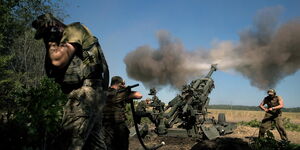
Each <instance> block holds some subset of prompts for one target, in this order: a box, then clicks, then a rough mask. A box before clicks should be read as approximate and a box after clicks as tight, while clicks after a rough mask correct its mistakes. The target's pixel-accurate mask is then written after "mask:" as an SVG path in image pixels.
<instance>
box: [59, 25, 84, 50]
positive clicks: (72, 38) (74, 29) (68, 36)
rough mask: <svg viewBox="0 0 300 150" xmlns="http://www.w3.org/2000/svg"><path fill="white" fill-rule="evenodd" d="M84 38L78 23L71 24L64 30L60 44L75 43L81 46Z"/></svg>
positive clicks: (82, 29) (82, 30)
mask: <svg viewBox="0 0 300 150" xmlns="http://www.w3.org/2000/svg"><path fill="white" fill-rule="evenodd" d="M84 36H85V31H84V28H83V27H82V26H81V24H80V23H75V24H71V25H69V26H67V27H66V28H65V30H64V32H63V36H62V39H61V43H76V44H79V45H81V46H82V45H83V39H84Z"/></svg>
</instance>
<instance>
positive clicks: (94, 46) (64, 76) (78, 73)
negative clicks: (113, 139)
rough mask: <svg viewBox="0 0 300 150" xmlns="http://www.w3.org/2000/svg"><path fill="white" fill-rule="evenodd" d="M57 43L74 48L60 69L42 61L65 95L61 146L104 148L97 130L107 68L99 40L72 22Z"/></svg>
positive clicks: (81, 26)
mask: <svg viewBox="0 0 300 150" xmlns="http://www.w3.org/2000/svg"><path fill="white" fill-rule="evenodd" d="M60 43H71V44H72V45H73V46H74V47H76V48H77V50H76V53H75V55H74V57H73V58H72V59H71V62H70V64H69V65H68V66H67V67H66V68H65V69H63V70H62V69H56V68H55V67H53V66H52V65H51V63H50V60H49V58H48V57H46V62H45V67H46V72H47V75H48V76H49V77H53V78H55V81H56V82H57V83H59V84H60V85H61V88H62V90H63V92H64V93H66V94H67V96H68V102H67V103H66V105H65V107H64V114H63V120H62V127H63V134H62V138H63V140H61V141H58V142H62V143H61V144H62V145H61V146H62V147H61V148H60V149H65V148H66V147H68V149H72V150H74V149H82V148H84V149H106V146H105V143H104V139H103V138H104V137H103V135H101V134H100V130H101V128H102V109H103V106H104V103H105V99H106V98H105V96H104V92H103V90H104V89H103V87H105V85H104V84H103V75H102V74H103V73H104V70H107V69H108V68H107V64H106V60H105V58H104V56H103V53H102V50H101V47H100V45H99V43H98V40H97V38H96V37H94V36H92V33H91V32H90V31H89V30H88V29H87V28H86V27H85V26H84V25H82V24H80V23H73V24H70V25H68V26H67V27H66V28H65V29H64V32H63V35H62V38H61V41H60Z"/></svg>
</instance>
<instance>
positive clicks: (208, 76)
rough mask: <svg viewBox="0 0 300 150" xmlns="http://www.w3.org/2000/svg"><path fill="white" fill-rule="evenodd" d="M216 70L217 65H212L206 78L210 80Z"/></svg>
mask: <svg viewBox="0 0 300 150" xmlns="http://www.w3.org/2000/svg"><path fill="white" fill-rule="evenodd" d="M216 70H217V64H212V65H211V67H210V71H209V72H208V74H207V75H206V78H210V77H211V75H212V74H213V72H214V71H216Z"/></svg>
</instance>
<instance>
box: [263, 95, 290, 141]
mask: <svg viewBox="0 0 300 150" xmlns="http://www.w3.org/2000/svg"><path fill="white" fill-rule="evenodd" d="M267 93H268V96H267V97H265V98H264V100H263V101H262V102H261V103H260V105H259V107H260V108H261V109H262V110H264V111H265V112H266V114H265V117H264V119H263V120H262V123H261V126H260V128H259V137H264V135H265V132H266V131H267V130H269V129H270V128H271V126H272V123H273V122H274V123H275V126H276V129H277V131H278V132H279V134H280V137H281V139H282V140H285V141H288V138H287V134H286V131H285V129H284V127H283V123H282V117H281V116H282V112H281V108H283V106H284V104H283V99H282V98H281V97H280V96H277V95H276V91H275V90H274V89H269V90H268V91H267ZM265 104H267V108H265V107H264V105H265Z"/></svg>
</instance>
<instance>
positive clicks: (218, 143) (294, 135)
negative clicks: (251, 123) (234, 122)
mask: <svg viewBox="0 0 300 150" xmlns="http://www.w3.org/2000/svg"><path fill="white" fill-rule="evenodd" d="M272 133H273V134H274V136H275V138H276V140H280V136H279V134H278V132H277V130H276V129H275V130H272ZM287 134H288V137H289V140H290V141H291V143H296V144H300V132H295V131H287ZM257 135H258V128H253V127H248V126H238V127H237V128H236V129H235V130H234V132H233V133H232V134H228V135H225V136H221V137H219V138H217V139H215V140H206V141H197V140H196V139H193V138H188V137H186V138H183V137H158V136H152V137H151V138H148V139H145V140H144V141H145V143H146V145H148V146H154V145H158V144H160V143H161V142H162V141H164V142H165V145H164V146H162V147H161V148H159V150H201V149H216V148H217V149H236V150H240V149H241V150H247V149H249V150H250V148H249V146H248V142H249V140H250V138H253V137H257ZM129 149H130V150H142V148H141V146H140V143H139V141H138V139H137V138H136V137H133V138H131V139H130V146H129Z"/></svg>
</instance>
